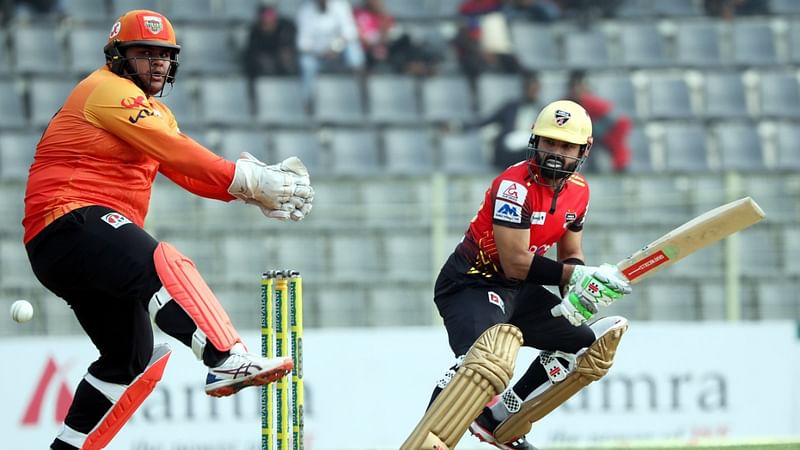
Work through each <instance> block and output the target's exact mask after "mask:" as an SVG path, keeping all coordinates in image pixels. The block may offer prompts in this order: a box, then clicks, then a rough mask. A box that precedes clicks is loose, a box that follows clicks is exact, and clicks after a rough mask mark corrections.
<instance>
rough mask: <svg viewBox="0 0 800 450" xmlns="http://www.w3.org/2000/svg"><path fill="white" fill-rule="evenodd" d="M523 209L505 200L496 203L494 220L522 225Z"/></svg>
mask: <svg viewBox="0 0 800 450" xmlns="http://www.w3.org/2000/svg"><path fill="white" fill-rule="evenodd" d="M521 212H522V207H521V206H519V205H515V204H513V203H509V202H506V201H503V200H495V201H494V216H493V217H494V218H495V219H497V220H505V221H506V222H513V223H522V214H521Z"/></svg>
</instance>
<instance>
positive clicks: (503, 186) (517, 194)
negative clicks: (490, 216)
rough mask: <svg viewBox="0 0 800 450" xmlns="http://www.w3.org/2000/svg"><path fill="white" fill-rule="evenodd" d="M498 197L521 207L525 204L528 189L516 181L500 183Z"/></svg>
mask: <svg viewBox="0 0 800 450" xmlns="http://www.w3.org/2000/svg"><path fill="white" fill-rule="evenodd" d="M497 196H498V197H499V198H502V199H504V200H508V201H511V202H514V203H516V204H518V205H521V204H522V203H524V202H525V197H527V196H528V189H526V188H523V187H522V186H520V184H519V183H517V182H516V181H510V180H502V181H500V187H498V188H497Z"/></svg>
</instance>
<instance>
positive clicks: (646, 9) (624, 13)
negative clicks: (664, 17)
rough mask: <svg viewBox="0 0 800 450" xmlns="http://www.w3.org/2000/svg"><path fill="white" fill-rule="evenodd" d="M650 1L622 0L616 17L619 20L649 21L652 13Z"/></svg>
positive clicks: (651, 2)
mask: <svg viewBox="0 0 800 450" xmlns="http://www.w3.org/2000/svg"><path fill="white" fill-rule="evenodd" d="M653 3H654V2H653V1H652V0H622V1H620V2H619V6H617V9H616V16H617V17H619V18H621V19H650V18H652V17H653V16H654V15H655V13H654V12H653Z"/></svg>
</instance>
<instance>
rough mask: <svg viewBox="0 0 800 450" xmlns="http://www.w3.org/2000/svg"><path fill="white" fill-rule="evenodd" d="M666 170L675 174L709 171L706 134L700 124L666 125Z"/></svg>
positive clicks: (664, 140)
mask: <svg viewBox="0 0 800 450" xmlns="http://www.w3.org/2000/svg"><path fill="white" fill-rule="evenodd" d="M663 142H664V163H665V169H666V170H668V171H674V172H704V171H707V170H709V164H708V155H707V152H706V132H705V128H704V127H703V125H701V124H698V123H688V124H687V123H668V124H664V139H663Z"/></svg>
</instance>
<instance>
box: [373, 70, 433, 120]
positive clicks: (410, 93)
mask: <svg viewBox="0 0 800 450" xmlns="http://www.w3.org/2000/svg"><path fill="white" fill-rule="evenodd" d="M367 101H368V104H369V119H370V120H372V121H373V122H375V123H378V124H383V123H385V124H390V125H391V124H395V125H397V124H413V123H418V122H420V120H421V118H422V117H421V115H420V110H419V102H418V101H417V92H416V86H415V83H414V79H413V78H412V77H410V76H402V75H378V74H376V75H372V76H370V77H369V79H368V80H367Z"/></svg>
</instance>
